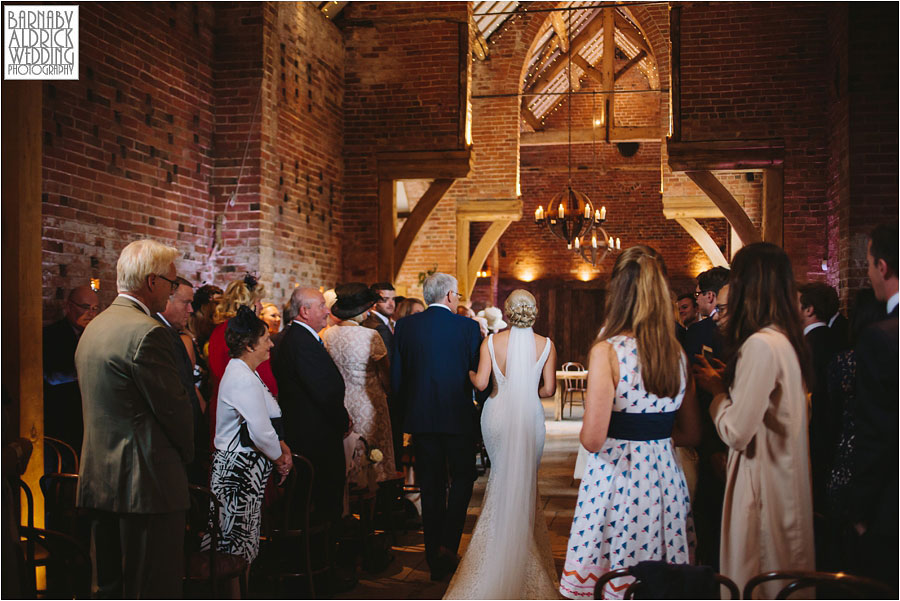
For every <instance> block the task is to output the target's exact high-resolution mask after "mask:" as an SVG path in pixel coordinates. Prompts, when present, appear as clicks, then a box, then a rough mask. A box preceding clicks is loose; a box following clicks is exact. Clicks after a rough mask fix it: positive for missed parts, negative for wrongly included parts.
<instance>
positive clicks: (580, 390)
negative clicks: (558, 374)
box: [562, 361, 587, 417]
mask: <svg viewBox="0 0 900 601" xmlns="http://www.w3.org/2000/svg"><path fill="white" fill-rule="evenodd" d="M562 370H563V371H584V365H582V364H581V363H578V362H577V361H569V362H568V363H563V366H562ZM586 390H587V380H585V379H583V378H563V389H562V408H563V411H565V410H566V402H567V399H568V403H569V417H572V405H574V404H575V395H576V394H580V395H581V401H580V404H581V406H582V407H584V393H585V391H586Z"/></svg>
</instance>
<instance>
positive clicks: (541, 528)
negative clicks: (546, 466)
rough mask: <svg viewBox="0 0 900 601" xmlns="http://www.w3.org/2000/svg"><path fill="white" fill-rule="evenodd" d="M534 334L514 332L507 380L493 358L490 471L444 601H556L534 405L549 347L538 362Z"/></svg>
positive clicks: (540, 414) (539, 411)
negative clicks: (540, 489) (541, 495)
mask: <svg viewBox="0 0 900 601" xmlns="http://www.w3.org/2000/svg"><path fill="white" fill-rule="evenodd" d="M534 347H535V344H534V334H533V332H532V330H531V328H517V327H513V328H512V329H511V330H510V335H509V348H508V351H507V361H506V372H507V373H506V375H504V374H503V372H501V371H500V368H499V367H498V366H497V361H496V359H495V357H494V340H493V335H491V337H489V338H488V349H489V350H490V354H491V365H492V369H493V372H494V383H495V384H494V394H493V396H491V397H490V398H489V399H488V401H487V403H486V404H485V407H484V411H483V412H482V414H481V432H482V436H483V437H484V444H485V447H486V448H487V451H488V455H489V456H490V458H491V471H490V475H489V477H488V483H487V488H486V490H485V494H484V502H483V504H482V508H481V515H480V517H479V518H478V522H477V523H476V524H475V531H474V532H473V533H472V540H471V541H470V542H469V546H468V548H467V550H466V553H465V555H464V556H463V558H462V561H461V562H460V564H459V567H458V568H457V570H456V574H455V575H454V576H453V580H451V581H450V587H449V588H448V589H447V593H446V594H445V595H444V598H445V599H557V598H559V593H558V588H557V587H558V583H557V579H556V567H555V565H554V563H553V556H552V555H551V553H550V537H549V535H548V533H547V524H546V522H545V521H544V514H543V512H542V511H541V509H540V501H539V495H538V492H537V470H538V465H539V464H540V461H541V453H542V452H543V449H544V435H545V432H546V429H545V426H544V409H543V407H542V406H541V402H540V398H538V394H537V390H538V385H539V384H540V379H541V371H542V370H543V367H544V363H545V362H546V361H547V356H548V355H549V353H550V340H549V339H548V340H547V343H546V345H545V346H544V350H543V352H542V353H541V356H540V358H538V359H537V360H535V354H536V352H535V348H534Z"/></svg>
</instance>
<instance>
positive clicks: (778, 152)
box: [666, 140, 784, 171]
mask: <svg viewBox="0 0 900 601" xmlns="http://www.w3.org/2000/svg"><path fill="white" fill-rule="evenodd" d="M666 148H667V152H668V155H669V167H670V168H671V169H672V171H734V170H740V169H766V168H772V167H782V166H783V165H784V140H710V141H704V142H676V141H674V140H669V141H668V143H667V144H666Z"/></svg>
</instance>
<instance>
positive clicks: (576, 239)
mask: <svg viewBox="0 0 900 601" xmlns="http://www.w3.org/2000/svg"><path fill="white" fill-rule="evenodd" d="M580 248H581V243H580V242H579V241H578V238H575V251H576V252H577V251H578V249H580Z"/></svg>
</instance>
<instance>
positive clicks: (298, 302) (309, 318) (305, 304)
mask: <svg viewBox="0 0 900 601" xmlns="http://www.w3.org/2000/svg"><path fill="white" fill-rule="evenodd" d="M291 312H292V313H294V314H295V315H296V316H297V317H296V318H295V319H296V320H297V321H301V322H303V323H305V324H306V325H308V326H309V327H311V328H312V329H313V330H315V331H317V332H318V331H319V330H321V329H322V328H324V327H325V324H326V323H327V322H328V307H327V306H326V305H325V296H324V295H323V294H322V293H321V292H319V291H318V290H316V289H315V288H308V287H300V288H295V289H294V292H293V293H292V294H291Z"/></svg>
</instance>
